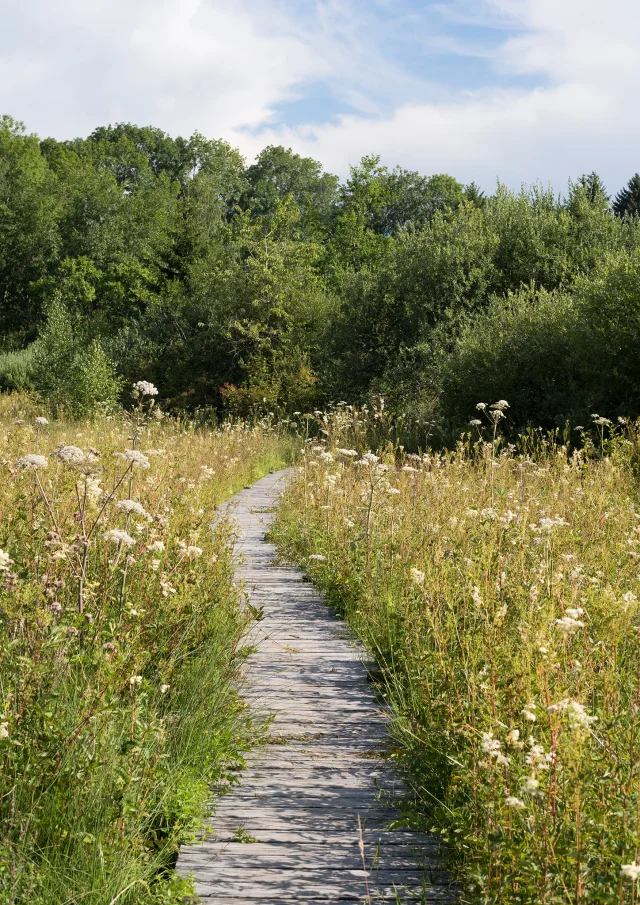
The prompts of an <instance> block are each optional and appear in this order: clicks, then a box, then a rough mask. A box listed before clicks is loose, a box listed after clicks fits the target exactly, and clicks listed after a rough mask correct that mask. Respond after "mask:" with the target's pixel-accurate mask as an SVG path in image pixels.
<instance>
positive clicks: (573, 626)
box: [554, 616, 584, 636]
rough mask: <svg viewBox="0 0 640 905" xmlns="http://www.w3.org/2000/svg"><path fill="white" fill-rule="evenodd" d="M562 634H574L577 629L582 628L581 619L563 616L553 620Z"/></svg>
mask: <svg viewBox="0 0 640 905" xmlns="http://www.w3.org/2000/svg"><path fill="white" fill-rule="evenodd" d="M554 625H556V626H557V627H558V628H559V629H560V631H561V632H562V634H563V635H566V636H569V635H574V634H575V633H576V632H577V631H578V629H580V628H584V622H582V620H581V619H574V618H573V617H572V616H563V617H562V618H561V619H556V620H555V622H554Z"/></svg>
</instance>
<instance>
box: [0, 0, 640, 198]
mask: <svg viewBox="0 0 640 905" xmlns="http://www.w3.org/2000/svg"><path fill="white" fill-rule="evenodd" d="M0 17H1V18H0V21H2V27H3V41H2V45H1V48H0V112H6V113H9V114H10V115H12V116H14V117H15V118H17V119H21V120H23V121H24V122H25V123H26V125H27V128H28V129H29V130H30V131H34V132H37V133H38V134H40V135H43V136H44V135H54V136H55V137H58V138H68V137H73V136H76V135H83V134H87V133H88V132H90V131H91V130H92V129H93V128H94V127H95V126H97V125H100V124H105V123H109V122H118V121H131V122H136V123H139V124H152V125H156V126H159V127H160V128H162V129H164V130H166V131H167V132H170V133H171V134H174V135H175V134H191V133H192V132H193V131H194V130H196V129H198V130H199V131H201V132H203V133H204V134H206V135H208V136H210V137H222V138H226V139H227V140H229V141H231V142H232V143H233V144H234V145H237V146H239V147H240V148H241V150H242V151H243V153H244V154H245V155H246V157H247V159H249V160H250V159H252V158H253V156H254V155H255V154H256V153H257V152H258V151H259V150H260V148H262V147H264V145H266V144H268V143H282V144H285V145H287V146H290V147H293V148H294V149H295V150H297V151H299V152H300V153H304V154H309V155H311V156H313V157H316V158H317V159H318V160H320V161H322V162H323V164H324V165H325V167H326V168H327V169H329V170H331V171H333V172H337V173H339V174H340V175H341V176H344V175H345V174H346V173H347V172H348V167H349V165H350V164H353V163H356V162H357V161H358V160H359V159H360V157H361V156H363V155H364V154H369V153H374V152H376V153H379V154H380V155H381V156H382V159H383V162H384V163H386V164H388V165H389V166H393V165H395V164H400V165H401V166H405V167H408V168H411V169H418V170H420V171H421V172H424V173H427V174H429V173H434V172H449V173H451V174H452V175H454V176H456V177H457V178H459V179H461V180H462V181H463V182H469V181H471V180H475V181H476V182H479V183H480V184H481V185H483V186H484V187H485V188H487V189H489V190H491V189H492V188H493V186H494V185H495V182H496V179H497V178H498V177H500V178H501V179H502V180H503V181H505V182H506V183H507V184H509V185H511V186H513V187H517V186H519V185H520V183H522V182H533V181H536V180H540V181H542V182H543V183H547V182H549V183H551V184H552V185H553V186H554V188H556V189H557V190H559V191H562V190H564V189H565V188H566V185H567V181H568V179H569V178H571V177H573V178H575V177H577V176H579V175H580V174H581V173H582V172H585V171H590V170H593V169H595V170H597V171H598V172H600V173H601V175H602V176H603V178H604V180H605V182H606V184H607V185H608V187H609V189H610V190H611V191H614V192H615V191H617V190H618V188H619V187H620V186H621V185H622V184H623V183H624V182H626V181H627V179H628V178H629V177H630V176H631V175H632V174H633V173H634V172H635V171H636V170H639V169H640V124H638V123H637V122H636V120H637V117H636V116H635V110H636V107H637V95H638V89H639V88H640V55H639V54H638V51H637V46H636V41H637V34H638V33H639V31H640V3H638V2H636V0H607V2H605V0H439V2H431V0H430V2H423V0H393V2H392V0H315V2H313V0H233V2H227V0H28V2H25V0H0Z"/></svg>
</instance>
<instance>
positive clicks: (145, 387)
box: [133, 380, 158, 397]
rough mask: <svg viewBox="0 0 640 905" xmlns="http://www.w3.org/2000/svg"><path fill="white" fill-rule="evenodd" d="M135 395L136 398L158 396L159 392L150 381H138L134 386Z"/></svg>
mask: <svg viewBox="0 0 640 905" xmlns="http://www.w3.org/2000/svg"><path fill="white" fill-rule="evenodd" d="M133 395H134V397H135V396H157V395H158V390H157V389H156V387H154V385H153V384H152V383H149V381H148V380H138V381H137V382H136V383H134V385H133Z"/></svg>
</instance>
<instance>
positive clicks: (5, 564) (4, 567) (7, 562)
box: [0, 549, 13, 572]
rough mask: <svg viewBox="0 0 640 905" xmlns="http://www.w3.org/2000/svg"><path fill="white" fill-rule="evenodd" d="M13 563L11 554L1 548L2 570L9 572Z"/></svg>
mask: <svg viewBox="0 0 640 905" xmlns="http://www.w3.org/2000/svg"><path fill="white" fill-rule="evenodd" d="M11 565H13V560H12V559H11V558H10V557H9V554H8V553H5V552H4V550H2V549H0V572H8V571H9V566H11Z"/></svg>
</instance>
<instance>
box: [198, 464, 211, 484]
mask: <svg viewBox="0 0 640 905" xmlns="http://www.w3.org/2000/svg"><path fill="white" fill-rule="evenodd" d="M214 474H215V471H214V470H213V468H209V466H208V465H201V466H200V480H201V481H210V480H211V478H212V477H213V476H214Z"/></svg>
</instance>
